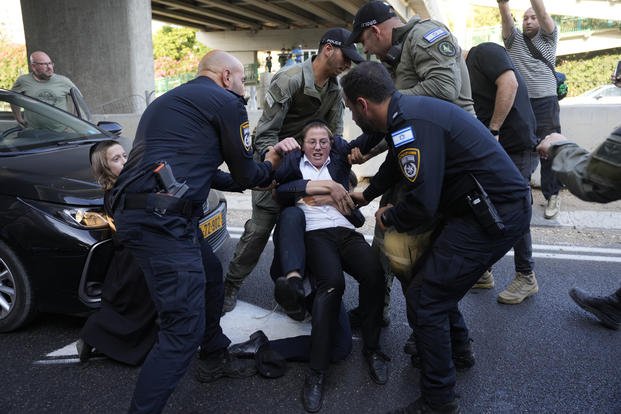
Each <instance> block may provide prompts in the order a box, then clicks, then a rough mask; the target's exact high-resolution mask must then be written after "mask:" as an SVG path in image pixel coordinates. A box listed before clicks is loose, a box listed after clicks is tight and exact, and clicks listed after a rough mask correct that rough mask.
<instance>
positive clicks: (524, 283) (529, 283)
mask: <svg viewBox="0 0 621 414" xmlns="http://www.w3.org/2000/svg"><path fill="white" fill-rule="evenodd" d="M537 292H539V285H538V284H537V279H536V278H535V272H530V273H520V272H515V278H514V279H513V281H512V282H511V283H510V284H509V286H507V288H506V289H505V290H503V291H502V292H500V294H499V295H498V302H500V303H505V304H507V305H517V304H518V303H522V301H523V300H524V299H526V298H527V297H529V296H532V295H534V294H535V293H537Z"/></svg>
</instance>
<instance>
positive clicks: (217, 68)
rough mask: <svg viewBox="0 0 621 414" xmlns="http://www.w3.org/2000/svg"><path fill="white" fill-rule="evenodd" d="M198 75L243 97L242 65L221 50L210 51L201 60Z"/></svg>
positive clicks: (243, 78) (243, 79)
mask: <svg viewBox="0 0 621 414" xmlns="http://www.w3.org/2000/svg"><path fill="white" fill-rule="evenodd" d="M198 75H199V76H207V77H208V78H210V79H211V80H213V81H214V82H215V83H217V84H218V85H220V86H221V87H223V88H224V89H228V90H230V91H233V92H235V93H236V94H238V95H241V96H243V95H244V94H245V89H244V81H245V77H244V65H242V63H241V62H240V61H239V60H238V59H237V58H236V57H235V56H233V55H231V54H230V53H227V52H224V51H222V50H212V51H211V52H209V53H207V54H206V55H205V56H203V58H202V59H201V61H200V63H199V64H198Z"/></svg>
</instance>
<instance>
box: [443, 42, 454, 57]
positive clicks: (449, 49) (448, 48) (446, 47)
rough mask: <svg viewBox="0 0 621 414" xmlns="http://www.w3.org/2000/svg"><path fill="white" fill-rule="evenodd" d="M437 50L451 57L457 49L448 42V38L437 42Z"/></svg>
mask: <svg viewBox="0 0 621 414" xmlns="http://www.w3.org/2000/svg"><path fill="white" fill-rule="evenodd" d="M438 51H440V53H441V54H443V55H444V56H448V57H453V56H455V55H456V54H457V49H456V48H455V45H454V44H452V43H451V42H449V41H448V40H444V41H442V42H440V43H439V44H438Z"/></svg>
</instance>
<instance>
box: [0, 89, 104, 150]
mask: <svg viewBox="0 0 621 414" xmlns="http://www.w3.org/2000/svg"><path fill="white" fill-rule="evenodd" d="M0 109H2V110H3V111H5V112H4V114H3V116H2V117H1V119H0V153H6V152H16V151H20V152H21V151H28V150H36V149H41V148H44V147H50V146H54V145H57V144H59V143H62V142H66V141H74V140H80V139H85V140H88V139H91V138H94V137H97V136H105V134H104V133H103V132H102V131H101V130H99V129H98V128H96V127H95V126H94V125H92V124H89V123H88V122H85V121H83V120H81V119H79V118H77V117H75V116H73V115H72V114H69V113H67V112H65V111H62V110H60V109H58V108H56V107H54V106H51V105H48V104H46V103H43V102H41V101H38V100H36V99H32V98H29V97H27V96H24V95H21V94H18V93H14V92H9V91H0ZM16 111H19V112H20V113H21V115H22V117H23V119H24V120H25V124H23V125H20V124H18V123H17V121H16V120H15V117H14V116H13V113H15V112H16Z"/></svg>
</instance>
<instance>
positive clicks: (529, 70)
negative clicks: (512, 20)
mask: <svg viewBox="0 0 621 414" xmlns="http://www.w3.org/2000/svg"><path fill="white" fill-rule="evenodd" d="M531 42H532V43H533V45H534V46H535V48H537V50H539V51H540V52H541V54H542V55H543V57H544V58H545V59H546V60H547V61H548V62H550V63H551V64H552V66H555V64H556V45H557V44H558V28H557V27H556V26H555V27H554V31H553V32H552V33H549V34H548V33H544V32H543V30H542V29H539V32H537V34H536V35H535V36H534V37H533V38H532V39H531ZM505 46H506V48H507V51H508V52H509V55H510V56H511V60H513V63H514V64H515V67H516V68H517V70H518V71H519V72H520V74H521V75H522V77H523V78H524V81H525V82H526V87H527V88H528V96H529V97H530V98H545V97H548V96H556V78H555V76H554V74H553V73H552V71H551V70H550V68H549V67H548V65H546V64H545V63H543V62H542V61H541V60H539V59H537V58H535V57H533V55H532V54H531V53H530V50H529V49H528V46H527V45H526V41H525V40H524V35H523V34H522V32H521V31H520V30H518V29H517V28H513V32H512V33H511V34H510V35H509V37H508V38H507V39H505Z"/></svg>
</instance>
